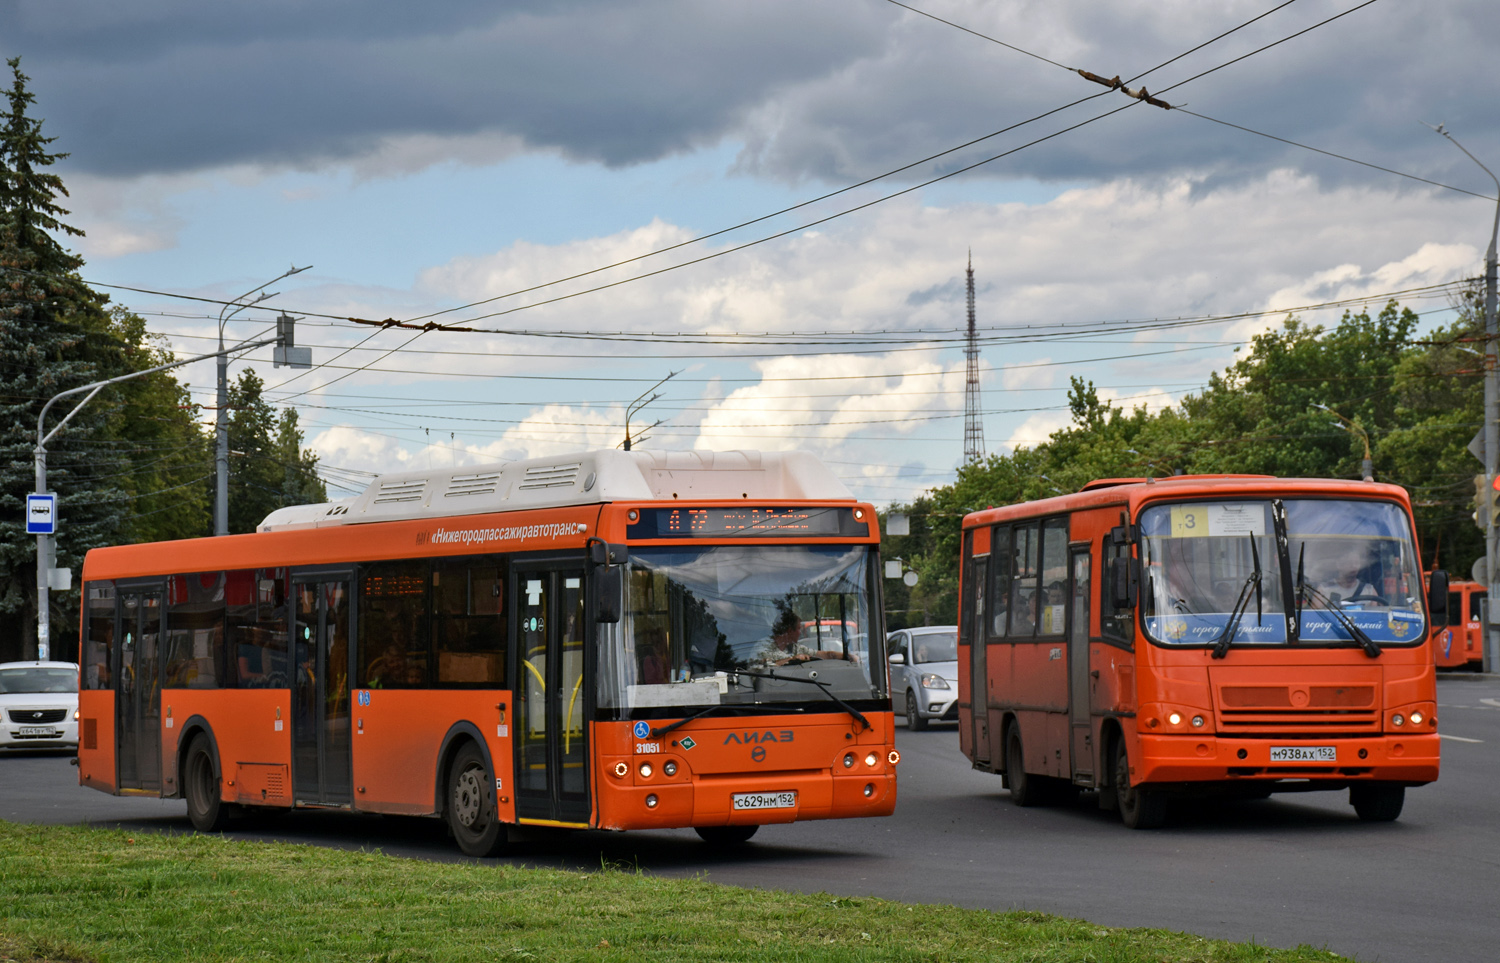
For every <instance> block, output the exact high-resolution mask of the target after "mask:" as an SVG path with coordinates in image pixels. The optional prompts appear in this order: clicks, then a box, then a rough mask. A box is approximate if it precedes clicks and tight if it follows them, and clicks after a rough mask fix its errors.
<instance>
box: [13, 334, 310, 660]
mask: <svg viewBox="0 0 1500 963" xmlns="http://www.w3.org/2000/svg"><path fill="white" fill-rule="evenodd" d="M280 340H281V339H280V338H279V337H278V338H270V339H267V340H262V341H246V342H244V343H242V344H237V345H235V346H234V347H232V348H220V349H219V350H218V351H214V352H211V353H209V354H200V355H195V356H194V357H191V358H183V359H182V360H180V361H169V362H167V363H166V364H159V365H157V366H156V367H154V368H147V369H146V370H144V371H132V372H131V373H130V374H125V375H120V376H119V377H118V378H109V379H107V380H105V381H95V382H93V383H92V384H86V385H82V386H80V387H77V388H69V389H68V390H67V391H60V392H58V393H57V394H55V395H53V396H52V397H51V398H50V399H48V401H47V403H46V404H45V405H43V406H42V413H41V414H40V415H38V416H37V419H36V448H34V449H33V450H32V454H33V456H34V457H35V459H36V492H37V494H38V495H45V494H46V493H47V442H49V441H51V440H52V439H53V437H54V436H56V434H57V433H58V432H59V431H62V430H63V427H64V426H65V425H67V423H68V422H70V421H72V420H73V416H74V415H76V414H78V412H79V411H80V410H82V408H83V406H84V405H86V404H88V403H89V402H90V401H92V400H93V399H94V396H95V395H97V394H98V393H99V392H100V391H102V390H104V389H105V388H107V387H109V386H110V385H113V384H119V383H120V382H122V381H129V380H130V379H131V378H139V377H141V376H143V375H148V374H156V373H157V372H158V371H166V370H168V369H169V368H178V367H181V366H182V365H185V364H192V363H193V362H194V361H204V360H207V359H208V358H213V357H218V358H223V357H224V356H225V354H227V353H232V352H236V351H249V350H251V349H253V348H263V347H265V346H266V345H268V344H277V343H279V342H280ZM85 391H87V392H88V394H87V395H84V398H83V400H82V401H80V402H79V403H78V404H76V405H74V406H73V410H72V411H70V412H68V413H67V415H65V416H64V417H63V420H62V421H59V422H58V423H57V427H55V428H53V429H52V430H51V431H47V412H48V411H50V410H52V406H53V405H54V404H56V403H57V402H59V401H61V400H62V399H64V398H66V397H68V396H69V395H76V394H82V393H83V392H85ZM54 538H55V536H53V535H38V536H37V537H36V657H37V659H38V660H40V661H43V662H45V661H47V659H48V658H49V657H50V656H51V655H52V611H51V602H50V599H49V597H48V594H49V593H48V590H49V589H50V588H51V587H52V582H51V572H52V556H53V552H52V549H53V540H54Z"/></svg>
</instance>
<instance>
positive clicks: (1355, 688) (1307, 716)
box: [1219, 685, 1380, 734]
mask: <svg viewBox="0 0 1500 963" xmlns="http://www.w3.org/2000/svg"><path fill="white" fill-rule="evenodd" d="M1219 706H1220V710H1219V721H1220V724H1221V725H1222V726H1223V727H1224V728H1225V729H1230V730H1240V731H1250V730H1259V731H1262V732H1267V733H1272V734H1277V733H1287V732H1296V731H1299V730H1300V731H1316V732H1327V731H1329V730H1335V729H1337V730H1345V731H1365V730H1370V729H1378V728H1379V726H1380V718H1379V713H1378V711H1377V706H1376V705H1375V687H1374V686H1368V685H1346V686H1332V685H1324V686H1319V685H1312V686H1306V687H1301V686H1298V687H1289V686H1223V687H1221V688H1220V689H1219Z"/></svg>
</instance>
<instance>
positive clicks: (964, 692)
mask: <svg viewBox="0 0 1500 963" xmlns="http://www.w3.org/2000/svg"><path fill="white" fill-rule="evenodd" d="M962 546H963V547H962V551H963V566H962V570H961V575H960V579H961V584H960V593H961V594H960V599H961V607H962V608H961V614H960V635H959V646H960V651H959V722H960V729H959V732H960V742H961V745H962V749H963V752H964V753H965V755H967V756H968V757H969V759H970V760H971V761H972V762H973V764H974V767H975V768H977V769H983V770H986V771H989V772H998V773H1002V774H1003V776H1004V780H1005V784H1006V786H1008V788H1009V789H1010V793H1011V797H1012V799H1013V800H1014V801H1015V802H1016V803H1018V804H1020V805H1023V806H1027V805H1034V804H1036V803H1038V802H1041V801H1044V800H1046V799H1048V798H1052V797H1056V796H1060V795H1063V794H1065V793H1067V792H1070V791H1075V790H1077V789H1079V788H1082V789H1096V790H1098V799H1099V805H1100V806H1101V808H1107V809H1109V808H1118V810H1119V812H1120V815H1121V817H1122V818H1123V820H1124V822H1125V824H1126V825H1128V826H1130V827H1132V828H1148V827H1153V826H1157V825H1160V824H1161V823H1162V822H1163V821H1164V819H1165V816H1166V802H1167V800H1168V798H1169V797H1170V796H1173V795H1176V796H1179V797H1190V796H1195V795H1202V794H1207V793H1210V792H1228V793H1234V794H1238V795H1242V796H1252V797H1263V796H1265V795H1268V794H1270V793H1272V792H1287V791H1297V790H1310V789H1343V788H1348V789H1349V801H1350V803H1351V804H1352V805H1353V806H1354V809H1355V812H1356V813H1357V814H1358V815H1359V817H1360V818H1361V819H1367V820H1391V819H1395V818H1396V817H1397V816H1399V815H1400V812H1401V806H1402V803H1403V801H1404V798H1405V790H1406V787H1408V786H1420V785H1422V784H1424V783H1428V782H1431V781H1433V780H1434V779H1436V778H1437V776H1438V735H1437V718H1436V708H1437V706H1436V682H1435V670H1434V667H1433V661H1432V652H1431V649H1430V648H1429V644H1428V632H1427V624H1428V616H1427V610H1428V609H1429V608H1430V609H1431V611H1432V613H1433V615H1432V617H1433V620H1434V621H1442V620H1444V619H1445V617H1446V612H1445V609H1446V605H1447V602H1448V588H1447V576H1446V574H1444V573H1442V572H1437V573H1434V575H1433V587H1432V592H1431V596H1430V600H1427V599H1424V598H1423V594H1424V583H1423V579H1422V569H1421V563H1420V560H1419V559H1420V556H1419V555H1418V554H1417V541H1416V536H1415V531H1414V528H1413V525H1412V520H1411V505H1410V502H1409V500H1408V498H1407V494H1406V492H1405V491H1404V490H1403V489H1401V488H1398V487H1396V486H1393V485H1379V484H1373V483H1368V482H1344V481H1326V480H1307V479H1278V478H1273V477H1270V476H1246V475H1217V476H1208V475H1204V476H1177V477H1171V478H1158V479H1149V478H1147V479H1139V478H1131V479H1103V480H1100V481H1095V482H1093V483H1091V484H1089V485H1086V486H1084V488H1083V489H1082V490H1081V491H1079V492H1078V493H1076V494H1072V495H1063V496H1061V497H1057V498H1048V499H1045V500H1042V501H1036V502H1028V503H1025V504H1020V505H1011V506H1009V507H1005V508H992V509H988V510H985V511H981V512H975V513H973V514H970V515H968V516H966V517H965V518H964V522H963V543H962Z"/></svg>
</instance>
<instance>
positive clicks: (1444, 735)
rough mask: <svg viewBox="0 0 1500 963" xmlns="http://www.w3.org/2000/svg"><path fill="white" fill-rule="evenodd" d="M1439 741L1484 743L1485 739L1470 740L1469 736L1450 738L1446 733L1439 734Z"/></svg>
mask: <svg viewBox="0 0 1500 963" xmlns="http://www.w3.org/2000/svg"><path fill="white" fill-rule="evenodd" d="M1438 738H1439V739H1452V740H1453V741H1454V742H1483V741H1484V740H1483V739H1470V738H1468V737H1467V736H1450V735H1448V734H1447V733H1446V732H1440V733H1438Z"/></svg>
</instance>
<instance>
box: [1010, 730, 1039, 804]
mask: <svg viewBox="0 0 1500 963" xmlns="http://www.w3.org/2000/svg"><path fill="white" fill-rule="evenodd" d="M1005 775H1006V778H1007V779H1008V780H1009V782H1010V801H1011V802H1013V803H1015V804H1016V805H1017V806H1036V805H1039V804H1040V803H1041V802H1042V785H1041V783H1040V781H1038V780H1037V778H1036V777H1035V776H1031V775H1028V774H1027V772H1026V758H1025V756H1024V754H1023V753H1022V751H1021V726H1020V724H1019V723H1016V722H1012V723H1011V724H1010V729H1009V730H1007V732H1006V735H1005Z"/></svg>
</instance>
